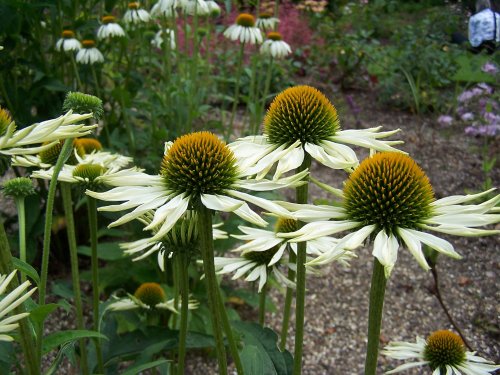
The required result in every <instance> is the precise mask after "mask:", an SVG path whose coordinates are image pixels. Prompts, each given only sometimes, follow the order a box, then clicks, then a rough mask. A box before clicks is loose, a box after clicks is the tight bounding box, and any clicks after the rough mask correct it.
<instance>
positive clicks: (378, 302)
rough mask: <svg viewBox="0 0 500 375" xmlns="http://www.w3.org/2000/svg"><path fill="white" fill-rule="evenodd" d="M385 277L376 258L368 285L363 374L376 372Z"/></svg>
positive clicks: (371, 374) (369, 374) (382, 268)
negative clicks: (370, 281)
mask: <svg viewBox="0 0 500 375" xmlns="http://www.w3.org/2000/svg"><path fill="white" fill-rule="evenodd" d="M386 284H387V279H386V278H385V273H384V266H383V265H382V264H380V262H379V261H378V259H377V258H375V259H374V262H373V274H372V283H371V287H370V308H369V312H368V347H367V349H366V361H365V375H375V374H376V372H377V358H378V345H379V340H380V327H381V326H382V312H383V308H384V295H385V287H386Z"/></svg>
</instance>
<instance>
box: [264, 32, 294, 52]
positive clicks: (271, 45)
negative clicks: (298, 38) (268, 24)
mask: <svg viewBox="0 0 500 375" xmlns="http://www.w3.org/2000/svg"><path fill="white" fill-rule="evenodd" d="M282 39H283V38H282V37H281V34H280V33H278V32H275V31H271V32H270V33H268V34H267V40H266V41H265V42H264V43H262V45H261V46H260V53H262V54H263V55H266V56H272V57H273V58H275V59H282V58H284V57H287V56H288V55H289V54H291V53H292V49H291V48H290V45H289V44H288V43H286V42H284V41H283V40H282Z"/></svg>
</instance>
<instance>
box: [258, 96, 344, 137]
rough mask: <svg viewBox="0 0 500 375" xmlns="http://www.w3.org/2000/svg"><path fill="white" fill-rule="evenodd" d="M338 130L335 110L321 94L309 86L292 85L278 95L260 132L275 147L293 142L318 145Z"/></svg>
mask: <svg viewBox="0 0 500 375" xmlns="http://www.w3.org/2000/svg"><path fill="white" fill-rule="evenodd" d="M339 129H340V125H339V120H338V117H337V110H336V109H335V107H334V106H333V104H332V103H331V102H330V101H329V100H328V99H327V97H326V96H324V95H323V94H322V93H321V92H319V91H318V90H316V89H315V88H313V87H310V86H295V87H291V88H289V89H286V90H285V91H283V92H281V93H280V94H279V95H278V96H277V97H276V98H275V99H274V100H273V102H272V103H271V106H270V107H269V110H268V111H267V114H266V117H265V118H264V132H265V133H266V134H267V135H268V137H269V141H270V142H271V143H274V144H276V145H291V144H293V143H295V142H296V141H297V140H300V142H301V143H302V144H303V145H304V144H306V143H313V144H318V143H319V142H320V141H322V140H325V139H327V138H328V137H331V136H333V135H335V133H336V132H337V131H338V130H339Z"/></svg>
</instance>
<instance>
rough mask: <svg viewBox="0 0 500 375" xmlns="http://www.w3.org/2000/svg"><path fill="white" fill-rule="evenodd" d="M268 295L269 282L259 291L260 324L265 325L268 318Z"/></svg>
mask: <svg viewBox="0 0 500 375" xmlns="http://www.w3.org/2000/svg"><path fill="white" fill-rule="evenodd" d="M266 297H267V282H266V283H265V284H264V286H263V287H262V290H261V291H260V293H259V324H260V325H261V326H264V323H265V320H266Z"/></svg>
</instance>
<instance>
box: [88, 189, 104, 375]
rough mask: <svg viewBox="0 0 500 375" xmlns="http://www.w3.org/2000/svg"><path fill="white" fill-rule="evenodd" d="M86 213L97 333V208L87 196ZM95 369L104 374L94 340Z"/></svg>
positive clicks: (94, 319)
mask: <svg viewBox="0 0 500 375" xmlns="http://www.w3.org/2000/svg"><path fill="white" fill-rule="evenodd" d="M87 211H88V216H89V230H90V249H91V253H90V254H91V256H90V267H91V269H92V319H93V326H94V331H99V258H98V256H97V208H96V201H95V199H94V198H92V197H90V196H88V195H87ZM94 344H95V349H96V355H97V369H98V371H99V373H104V362H103V359H102V348H101V339H100V338H98V337H96V338H95V339H94Z"/></svg>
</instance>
